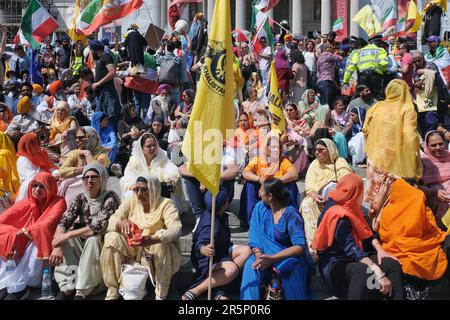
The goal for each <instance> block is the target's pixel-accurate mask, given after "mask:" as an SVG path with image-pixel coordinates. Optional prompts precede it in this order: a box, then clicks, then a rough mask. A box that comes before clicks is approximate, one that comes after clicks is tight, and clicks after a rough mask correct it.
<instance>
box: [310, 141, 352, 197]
mask: <svg viewBox="0 0 450 320" xmlns="http://www.w3.org/2000/svg"><path fill="white" fill-rule="evenodd" d="M318 141H322V142H323V143H324V144H325V145H326V147H327V150H328V153H329V154H330V159H331V163H330V164H322V163H320V162H319V160H317V159H315V160H314V161H313V162H312V163H311V165H310V166H309V168H308V171H307V172H306V179H305V191H306V194H308V193H309V192H311V191H313V192H316V193H319V192H320V190H322V188H323V187H325V186H326V185H327V184H329V183H330V182H337V181H339V179H340V178H341V177H342V176H344V175H346V174H347V173H352V172H353V170H352V168H351V167H350V166H349V164H348V163H347V161H346V160H345V159H343V158H339V153H338V149H337V147H336V145H335V144H334V142H333V141H332V140H330V139H326V138H324V139H319V140H318Z"/></svg>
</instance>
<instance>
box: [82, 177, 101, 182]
mask: <svg viewBox="0 0 450 320" xmlns="http://www.w3.org/2000/svg"><path fill="white" fill-rule="evenodd" d="M98 178H100V176H97V175H95V176H84V177H83V178H82V179H83V181H84V182H88V181H89V180H92V182H95V181H97V180H98Z"/></svg>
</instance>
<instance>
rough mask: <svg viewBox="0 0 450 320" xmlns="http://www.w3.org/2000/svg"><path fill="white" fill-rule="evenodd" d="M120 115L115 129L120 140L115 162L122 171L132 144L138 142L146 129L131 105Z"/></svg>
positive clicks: (126, 106) (125, 107)
mask: <svg viewBox="0 0 450 320" xmlns="http://www.w3.org/2000/svg"><path fill="white" fill-rule="evenodd" d="M121 114H122V117H123V118H122V119H121V120H119V122H118V129H117V131H118V133H119V140H120V147H119V151H118V154H117V161H118V162H119V163H120V165H121V166H122V169H123V170H125V167H126V166H127V163H128V160H129V159H130V154H131V149H132V147H133V142H135V141H136V140H138V139H139V138H140V137H141V136H142V135H143V134H144V132H145V131H146V130H147V128H148V127H147V126H146V125H145V123H144V121H142V119H141V118H140V117H139V115H138V114H137V112H136V107H135V106H134V105H133V104H128V105H125V106H124V107H123V108H122V113H121Z"/></svg>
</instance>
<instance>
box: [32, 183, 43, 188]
mask: <svg viewBox="0 0 450 320" xmlns="http://www.w3.org/2000/svg"><path fill="white" fill-rule="evenodd" d="M31 188H32V189H38V188H41V189H45V187H44V185H43V184H42V183H33V184H32V185H31Z"/></svg>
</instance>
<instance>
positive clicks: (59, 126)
mask: <svg viewBox="0 0 450 320" xmlns="http://www.w3.org/2000/svg"><path fill="white" fill-rule="evenodd" d="M60 108H63V109H66V114H67V116H66V117H65V118H64V119H63V120H59V119H58V117H57V116H56V110H55V113H53V116H52V123H51V128H52V130H51V131H50V139H49V141H53V140H54V139H55V138H56V135H58V134H62V133H64V132H66V131H67V130H69V129H70V125H71V123H72V121H75V123H76V125H77V127H78V121H77V119H76V118H74V117H72V116H70V107H69V105H68V104H66V103H63V104H59V105H58V107H57V108H56V109H60Z"/></svg>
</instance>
